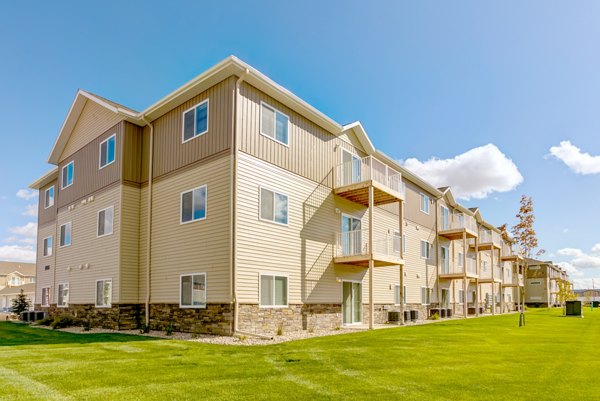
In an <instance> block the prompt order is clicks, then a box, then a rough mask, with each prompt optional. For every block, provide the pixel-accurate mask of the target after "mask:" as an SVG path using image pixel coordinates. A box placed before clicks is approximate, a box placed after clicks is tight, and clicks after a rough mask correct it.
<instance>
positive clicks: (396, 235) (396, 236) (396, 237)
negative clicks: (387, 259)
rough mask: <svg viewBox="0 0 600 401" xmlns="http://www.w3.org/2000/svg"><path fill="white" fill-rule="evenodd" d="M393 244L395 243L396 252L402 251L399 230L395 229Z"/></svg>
mask: <svg viewBox="0 0 600 401" xmlns="http://www.w3.org/2000/svg"><path fill="white" fill-rule="evenodd" d="M393 240H394V241H393V245H394V252H395V253H400V245H401V244H400V232H398V231H394V237H393Z"/></svg>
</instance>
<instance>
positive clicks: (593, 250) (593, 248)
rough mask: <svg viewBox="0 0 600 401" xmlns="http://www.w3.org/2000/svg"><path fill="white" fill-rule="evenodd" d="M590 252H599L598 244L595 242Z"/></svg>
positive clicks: (599, 245)
mask: <svg viewBox="0 0 600 401" xmlns="http://www.w3.org/2000/svg"><path fill="white" fill-rule="evenodd" d="M592 253H600V244H596V245H594V246H593V247H592Z"/></svg>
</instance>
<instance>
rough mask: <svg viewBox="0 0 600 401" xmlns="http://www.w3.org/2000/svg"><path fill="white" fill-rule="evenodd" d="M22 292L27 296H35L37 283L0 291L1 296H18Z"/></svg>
mask: <svg viewBox="0 0 600 401" xmlns="http://www.w3.org/2000/svg"><path fill="white" fill-rule="evenodd" d="M21 290H23V292H24V293H25V294H33V293H34V292H35V283H27V284H23V285H18V286H16V287H4V288H3V289H1V290H0V295H17V294H20V293H21Z"/></svg>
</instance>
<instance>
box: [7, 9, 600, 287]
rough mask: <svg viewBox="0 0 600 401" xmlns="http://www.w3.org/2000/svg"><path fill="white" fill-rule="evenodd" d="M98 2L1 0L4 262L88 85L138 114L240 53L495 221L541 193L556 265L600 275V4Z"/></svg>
mask: <svg viewBox="0 0 600 401" xmlns="http://www.w3.org/2000/svg"><path fill="white" fill-rule="evenodd" d="M89 3H90V2H75V1H73V2H67V1H64V2H51V3H47V2H46V3H41V2H40V3H37V4H35V5H34V4H33V3H32V2H13V3H11V4H5V5H4V6H3V12H2V14H3V22H2V24H0V60H1V61H0V88H2V90H1V91H0V121H1V122H2V128H3V130H2V133H1V134H0V135H1V138H2V147H1V148H0V170H1V171H2V174H1V175H0V180H1V184H2V185H0V259H1V258H8V257H13V258H14V257H15V255H21V256H20V257H24V256H23V255H25V257H26V255H31V253H27V247H28V246H31V241H32V238H31V232H32V231H33V230H34V229H35V227H34V226H32V225H31V224H30V225H29V226H27V224H28V223H32V222H34V221H35V217H33V216H31V215H24V214H27V212H26V208H27V206H28V205H31V204H33V203H35V199H33V198H30V199H24V197H26V196H24V195H26V194H25V193H23V192H21V193H20V194H21V195H22V196H21V197H18V196H17V192H18V191H19V190H21V189H24V188H26V187H27V185H28V184H29V183H30V182H31V181H33V180H34V179H36V178H37V177H38V176H40V175H41V174H42V173H44V172H45V171H46V170H47V169H48V168H49V166H48V165H46V164H45V160H46V159H47V156H48V153H49V151H50V148H51V146H52V144H53V142H54V140H55V137H56V135H57V133H58V130H59V128H60V126H61V124H62V122H63V119H64V118H65V116H66V113H67V111H68V108H69V106H70V104H71V101H72V100H73V97H74V95H75V92H76V90H77V89H78V88H83V89H86V90H89V91H92V92H95V93H98V94H99V95H102V96H105V97H107V98H109V99H112V100H115V101H117V102H120V103H122V104H124V105H127V106H129V107H132V108H135V109H138V110H140V109H144V108H146V107H147V106H148V105H150V104H152V103H153V102H155V101H156V100H158V99H159V98H161V97H162V96H163V95H165V94H167V93H168V92H170V91H172V90H174V89H175V88H177V87H178V86H180V85H181V84H183V83H185V82H186V81H188V80H189V79H191V78H193V77H194V76H196V75H197V74H199V73H201V72H202V71H203V70H204V69H206V68H207V67H209V66H211V65H213V64H215V63H216V62H218V61H220V60H221V59H223V58H225V57H226V56H228V55H229V54H235V55H237V56H238V57H240V58H241V59H242V60H244V61H246V62H248V63H250V64H251V65H253V66H254V67H256V68H257V69H259V70H260V71H262V72H263V73H265V74H267V75H268V76H270V77H271V78H272V79H274V80H275V81H277V82H279V83H280V84H282V85H283V86H285V87H287V88H288V89H290V90H291V91H293V92H294V93H296V94H297V95H299V96H300V97H302V98H303V99H305V100H306V101H308V102H309V103H311V104H313V105H314V106H315V107H317V108H319V109H320V110H321V111H323V112H324V113H326V114H328V115H329V116H331V117H332V118H334V119H335V120H337V121H339V122H340V123H348V122H351V121H355V120H360V121H361V122H362V123H363V125H364V126H365V128H366V129H367V131H368V133H369V135H370V136H371V139H372V140H373V142H374V144H375V146H376V147H377V148H379V149H381V150H383V151H384V152H385V153H387V154H388V155H390V156H392V157H394V158H397V159H398V160H403V161H406V162H407V163H408V164H407V165H412V166H415V168H418V169H419V172H420V173H421V174H423V175H426V176H428V177H431V178H432V179H433V180H437V181H439V183H444V184H452V185H454V186H456V187H458V188H460V187H461V186H464V188H465V189H464V191H463V197H465V198H470V199H469V200H465V201H464V203H465V204H466V205H468V206H480V207H481V209H482V211H483V215H484V217H485V218H486V219H487V220H489V221H490V222H492V223H494V224H497V225H500V224H502V223H504V222H507V223H508V224H509V225H512V224H514V222H515V221H514V215H515V213H516V211H517V208H518V199H519V197H520V195H521V194H528V195H531V196H532V197H533V199H534V202H535V207H536V214H537V222H536V228H537V230H538V235H539V239H540V245H541V246H542V247H543V248H545V249H546V250H547V254H546V255H545V258H546V259H548V258H551V259H554V260H555V261H557V262H565V263H568V265H566V266H567V267H568V268H569V269H571V270H572V272H573V278H576V279H577V280H580V281H578V283H581V284H587V281H583V279H589V278H592V277H600V245H598V246H596V244H599V243H600V232H599V231H598V226H599V225H600V217H599V215H598V214H597V213H596V212H595V210H594V207H595V201H594V200H595V199H598V197H599V195H600V185H599V184H600V158H594V157H593V155H600V141H598V140H597V138H598V137H599V133H600V113H598V110H600V91H599V90H598V89H599V88H600V74H599V73H598V71H600V47H599V46H598V38H599V37H600V24H598V23H597V21H599V20H600V4H598V3H595V2H577V5H576V6H574V5H573V4H572V3H568V2H552V1H529V2H518V1H495V2H480V1H472V2H460V1H459V2H443V1H437V2H376V1H375V2H369V3H368V4H369V6H368V7H366V6H365V4H366V3H364V2H310V1H307V2H295V3H294V4H287V3H288V2H276V1H273V2H267V1H264V2H263V1H258V2H245V3H237V2H225V1H224V2H219V4H218V5H211V4H200V3H199V2H194V1H190V2H185V1H181V2H170V3H169V5H162V4H159V3H154V4H152V3H149V2H135V1H127V2H110V1H104V2H102V3H99V2H98V4H99V5H98V6H92V5H90V4H89ZM100 4H101V5H100ZM173 4H176V5H173ZM569 6H572V7H569ZM561 141H570V144H571V145H569V144H568V143H563V144H562V145H560V144H561ZM488 144H493V146H488V147H483V148H482V146H484V145H488ZM574 146H575V147H577V148H579V149H580V150H577V148H574ZM552 147H555V148H554V154H555V155H557V156H558V157H557V156H550V153H551V152H550V149H551V148H552ZM585 153H589V155H587V156H586V154H585ZM461 155H462V156H461ZM431 158H437V159H440V160H441V163H440V161H439V160H438V161H437V162H434V163H431V162H429V163H428V161H430V159H431ZM408 159H414V160H412V164H410V163H411V161H409V160H408ZM511 160H512V162H511ZM486 161H488V162H489V163H487V162H486ZM440 166H441V167H442V168H440ZM445 166H447V167H448V168H445ZM452 171H459V172H461V173H463V174H462V175H461V177H460V178H456V174H452V175H451V176H449V174H448V172H452ZM452 177H454V178H452ZM519 177H522V182H521V179H519ZM452 180H454V181H455V182H447V181H452ZM484 181H489V182H492V185H491V187H487V188H483V187H482V188H479V187H478V186H481V185H483V184H484ZM515 186H516V188H515ZM473 194H475V195H473ZM481 196H485V197H484V198H482V199H476V197H481ZM29 214H31V213H29ZM598 283H599V284H600V280H598Z"/></svg>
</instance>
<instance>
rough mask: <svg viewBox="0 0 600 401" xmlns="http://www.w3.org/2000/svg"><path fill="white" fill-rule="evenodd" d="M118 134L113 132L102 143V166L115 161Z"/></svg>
mask: <svg viewBox="0 0 600 401" xmlns="http://www.w3.org/2000/svg"><path fill="white" fill-rule="evenodd" d="M116 143H117V135H116V134H112V135H111V136H110V137H109V138H108V139H106V140H104V141H102V142H101V143H100V168H104V167H106V166H108V165H109V164H112V163H114V161H115V146H116Z"/></svg>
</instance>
